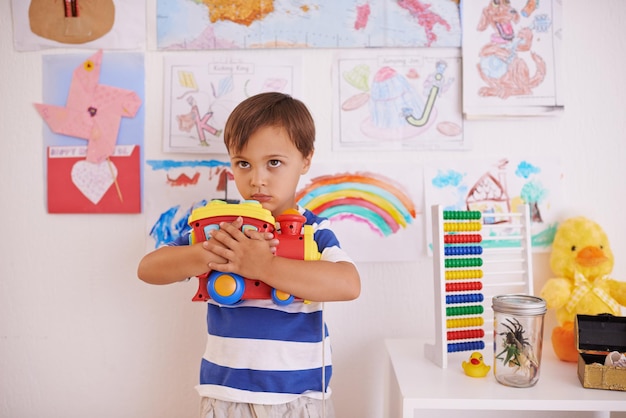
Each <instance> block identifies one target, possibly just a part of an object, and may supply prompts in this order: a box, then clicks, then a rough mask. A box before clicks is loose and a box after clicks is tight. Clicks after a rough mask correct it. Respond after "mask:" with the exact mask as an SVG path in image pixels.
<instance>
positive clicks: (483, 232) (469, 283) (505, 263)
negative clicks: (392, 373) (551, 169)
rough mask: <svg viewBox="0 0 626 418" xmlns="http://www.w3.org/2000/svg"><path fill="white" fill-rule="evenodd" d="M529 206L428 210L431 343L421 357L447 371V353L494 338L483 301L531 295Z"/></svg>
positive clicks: (477, 348)
mask: <svg viewBox="0 0 626 418" xmlns="http://www.w3.org/2000/svg"><path fill="white" fill-rule="evenodd" d="M529 212H530V211H529V208H528V206H522V207H520V211H519V212H509V213H498V214H495V213H489V215H488V218H486V217H483V214H482V213H481V212H480V211H458V210H455V211H446V210H443V209H442V207H441V206H439V205H435V206H433V207H432V219H433V262H434V275H433V277H434V285H435V286H434V287H435V343H434V344H426V345H425V347H424V353H425V355H426V357H427V358H428V359H430V360H431V361H433V362H434V363H435V364H437V365H438V366H439V367H442V368H446V367H447V365H448V356H449V355H450V354H451V353H457V352H463V351H480V350H483V349H484V348H485V347H486V346H487V344H486V343H485V340H487V339H489V338H492V335H493V313H492V310H491V306H490V305H489V306H488V308H487V309H486V308H485V306H484V304H485V302H490V301H491V298H492V297H493V296H495V295H497V294H506V293H523V294H532V291H533V288H532V286H533V281H532V256H531V255H532V248H531V231H530V225H531V224H530V215H529Z"/></svg>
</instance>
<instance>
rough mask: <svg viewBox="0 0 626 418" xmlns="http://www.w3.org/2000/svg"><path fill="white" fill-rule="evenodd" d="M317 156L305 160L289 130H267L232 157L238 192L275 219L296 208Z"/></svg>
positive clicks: (274, 127)
mask: <svg viewBox="0 0 626 418" xmlns="http://www.w3.org/2000/svg"><path fill="white" fill-rule="evenodd" d="M312 157H313V155H308V156H306V157H305V156H303V155H302V154H301V153H300V151H299V150H298V148H296V146H295V145H294V144H293V143H292V142H291V139H290V138H289V136H288V135H287V132H286V131H285V129H283V128H281V127H276V126H263V127H261V128H259V129H257V130H256V131H255V132H254V133H253V134H252V135H251V136H250V138H248V142H247V143H246V146H245V147H244V148H243V149H242V150H241V152H239V153H236V154H231V155H230V162H231V168H232V170H233V174H234V176H235V184H236V185H237V190H239V193H240V194H241V196H242V197H243V198H244V199H252V200H258V201H259V202H260V203H261V205H262V206H263V207H264V208H265V209H268V210H269V211H270V212H272V214H273V215H274V216H277V215H280V214H281V213H283V212H284V211H286V210H287V209H293V208H295V207H296V202H295V193H296V187H297V186H298V181H299V179H300V176H301V175H302V174H305V173H306V172H307V171H309V166H310V164H311V158H312Z"/></svg>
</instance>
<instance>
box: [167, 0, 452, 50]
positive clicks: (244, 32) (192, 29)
mask: <svg viewBox="0 0 626 418" xmlns="http://www.w3.org/2000/svg"><path fill="white" fill-rule="evenodd" d="M156 20H157V47H158V48H159V49H161V50H181V49H188V50H191V49H242V48H363V47H385V48H393V47H459V46H460V45H461V25H460V19H459V6H458V1H453V0H429V1H422V0H410V1H409V0H399V1H398V0H379V1H353V0H334V1H318V2H299V1H296V2H294V1H289V0H267V1H248V0H234V1H233V0H229V1H225V0H202V1H190V0H157V18H156Z"/></svg>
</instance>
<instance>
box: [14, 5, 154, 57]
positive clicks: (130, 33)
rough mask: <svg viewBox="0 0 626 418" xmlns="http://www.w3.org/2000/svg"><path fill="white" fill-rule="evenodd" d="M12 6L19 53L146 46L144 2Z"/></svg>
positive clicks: (138, 47)
mask: <svg viewBox="0 0 626 418" xmlns="http://www.w3.org/2000/svg"><path fill="white" fill-rule="evenodd" d="M11 6H12V12H13V31H14V46H15V49H16V50H18V51H29V50H38V49H44V48H71V47H79V48H94V49H96V48H106V49H140V48H143V47H144V46H145V37H146V20H145V19H146V4H145V0H124V1H119V0H118V1H113V0H53V1H51V0H11Z"/></svg>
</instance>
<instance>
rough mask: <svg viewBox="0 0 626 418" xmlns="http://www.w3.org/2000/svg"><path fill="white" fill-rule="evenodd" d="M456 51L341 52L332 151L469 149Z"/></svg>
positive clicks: (336, 76)
mask: <svg viewBox="0 0 626 418" xmlns="http://www.w3.org/2000/svg"><path fill="white" fill-rule="evenodd" d="M461 85H462V79H461V56H460V50H459V49H458V48H450V49H446V48H421V49H412V50H410V51H407V50H361V51H350V52H347V51H346V52H339V53H337V54H336V56H335V62H334V71H333V86H334V87H333V91H334V92H335V97H334V104H333V109H334V120H333V148H334V149H346V150H357V149H360V150H364V149H384V150H419V149H440V150H450V149H455V150H458V149H466V148H468V147H469V143H468V142H467V141H466V140H465V138H464V136H463V117H462V113H461Z"/></svg>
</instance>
